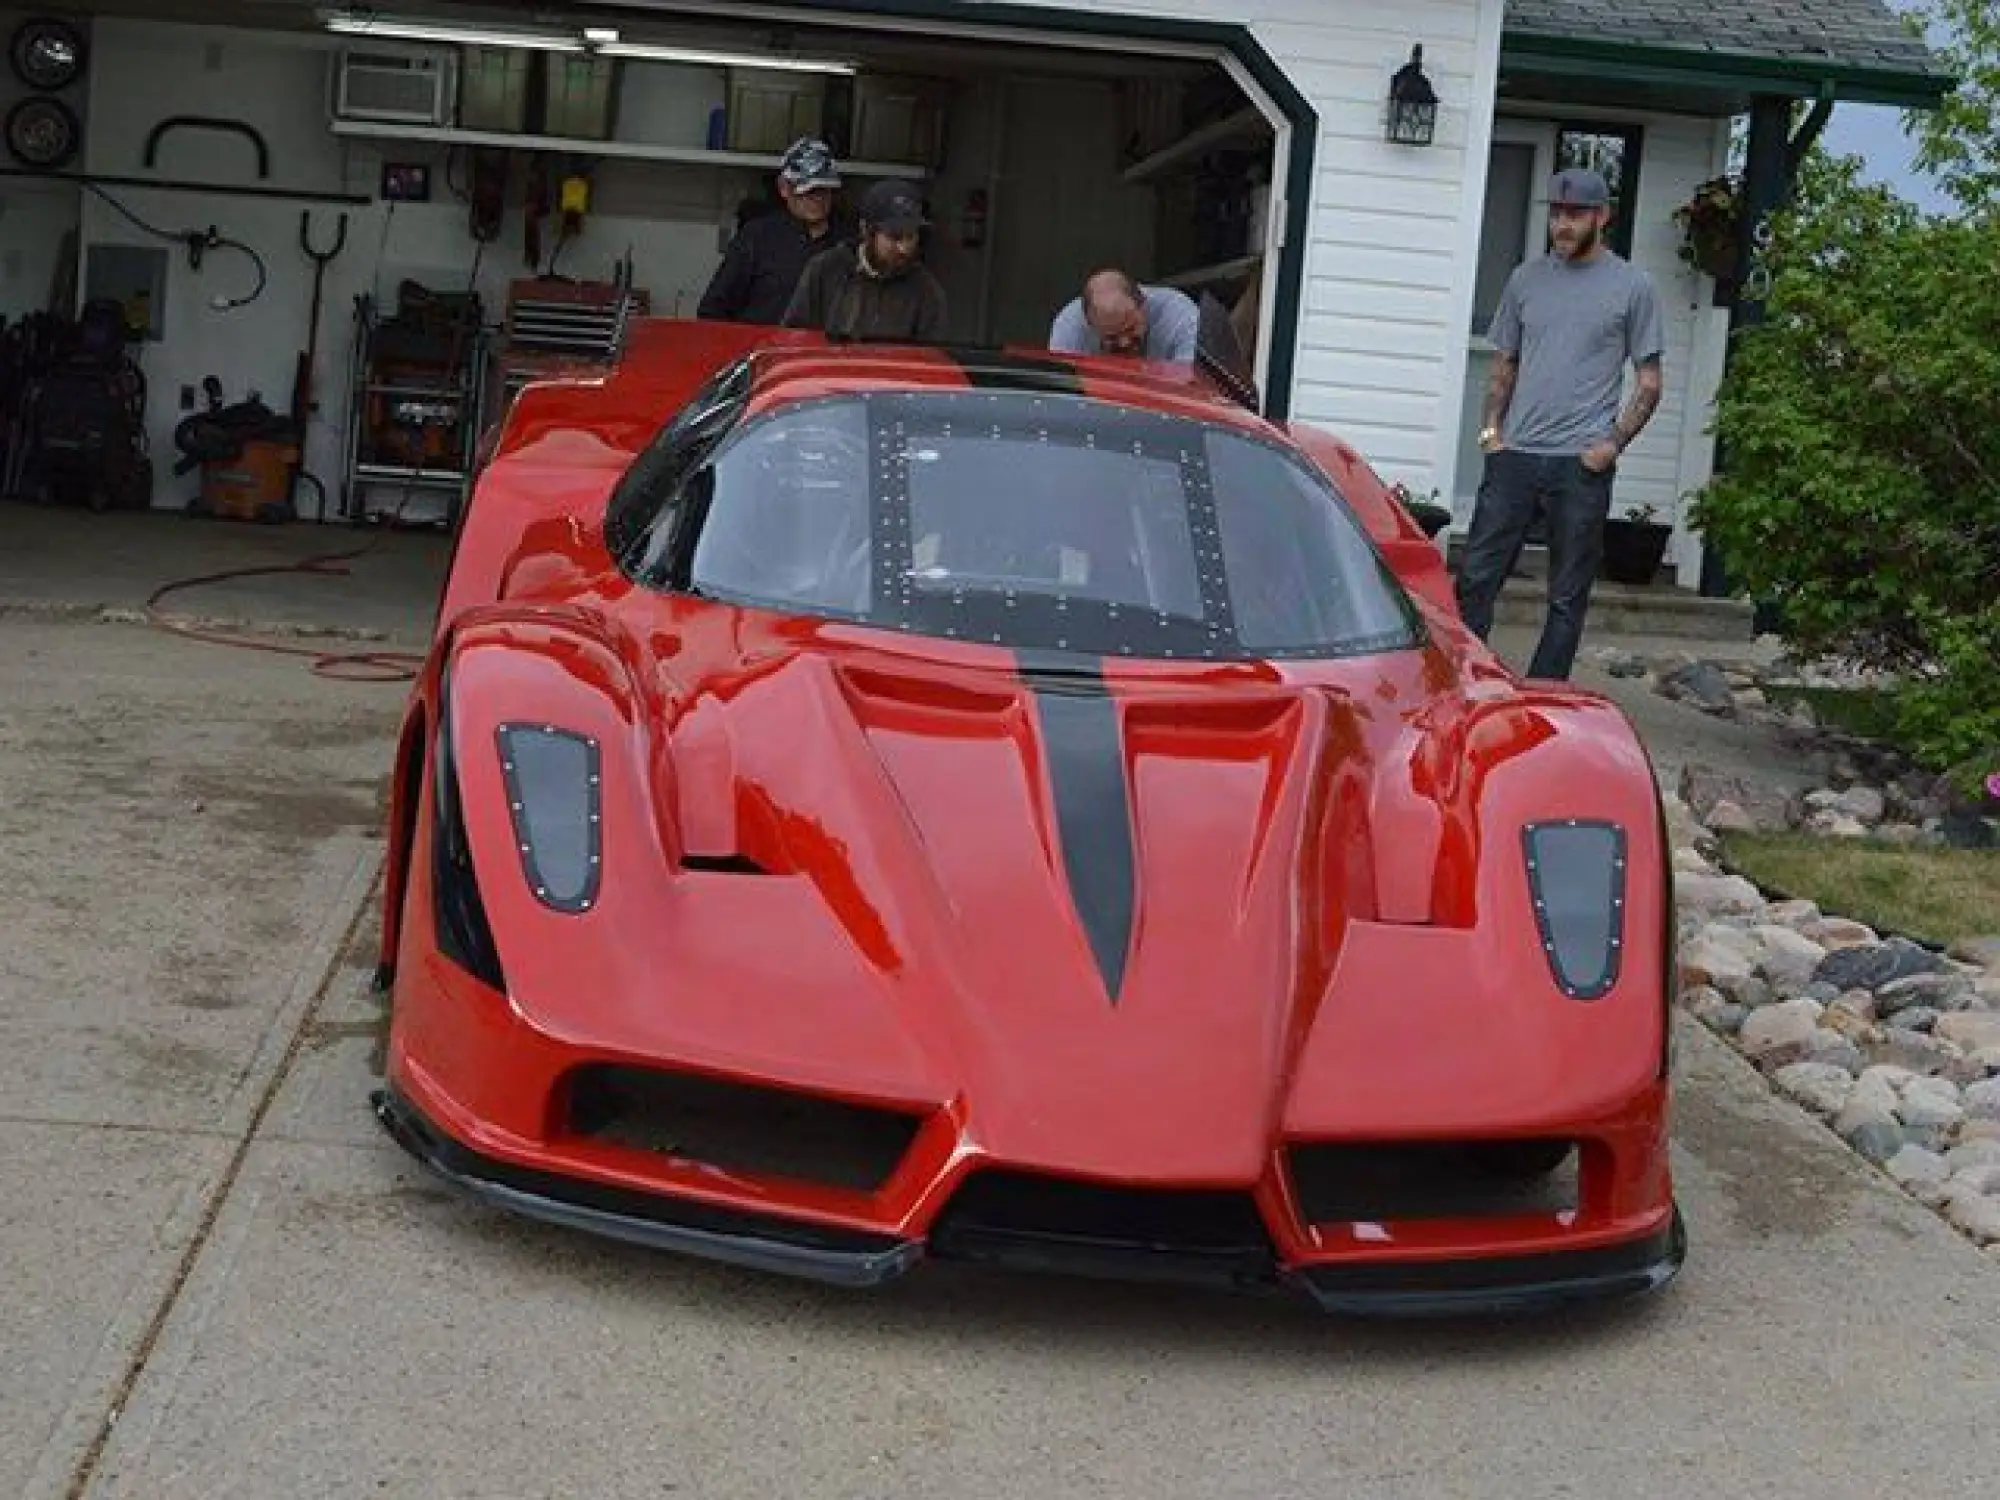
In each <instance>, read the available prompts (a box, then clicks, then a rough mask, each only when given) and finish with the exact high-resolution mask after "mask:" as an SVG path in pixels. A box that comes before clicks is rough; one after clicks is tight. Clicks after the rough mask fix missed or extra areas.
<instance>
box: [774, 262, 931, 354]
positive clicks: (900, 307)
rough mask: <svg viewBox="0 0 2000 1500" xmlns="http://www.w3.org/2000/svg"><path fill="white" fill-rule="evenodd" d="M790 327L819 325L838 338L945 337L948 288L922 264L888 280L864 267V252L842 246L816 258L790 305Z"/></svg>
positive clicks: (923, 339) (787, 323) (925, 340)
mask: <svg viewBox="0 0 2000 1500" xmlns="http://www.w3.org/2000/svg"><path fill="white" fill-rule="evenodd" d="M785 326H786V327H787V328H817V329H818V330H819V331H820V332H822V333H827V334H831V335H833V336H834V337H836V338H863V339H891V340H899V339H908V340H911V341H913V342H917V343H934V342H936V341H938V340H940V339H942V338H943V337H944V287H943V286H942V285H940V284H939V282H938V279H937V277H935V276H933V275H932V274H931V273H930V269H929V268H928V267H927V266H925V265H923V264H922V263H921V262H919V263H918V264H916V265H913V266H911V267H910V268H909V269H908V270H907V271H905V272H903V273H902V275H900V276H894V277H890V278H888V279H887V280H884V279H883V278H881V277H877V276H871V275H869V274H867V273H866V272H865V271H863V270H862V269H861V256H860V252H859V251H858V250H857V249H856V248H855V247H854V246H853V245H840V246H837V247H835V248H834V249H832V250H828V251H825V252H824V253H822V254H820V255H816V256H814V257H813V259H812V261H811V263H810V264H808V265H807V266H806V269H805V274H804V275H803V276H801V277H800V278H799V286H798V290H797V291H795V292H794V293H792V303H791V306H790V307H788V308H786V309H785Z"/></svg>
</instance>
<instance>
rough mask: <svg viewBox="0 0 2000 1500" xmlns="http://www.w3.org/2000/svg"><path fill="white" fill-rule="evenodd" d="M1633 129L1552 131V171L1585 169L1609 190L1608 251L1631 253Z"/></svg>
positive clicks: (1635, 176) (1635, 163) (1635, 181)
mask: <svg viewBox="0 0 2000 1500" xmlns="http://www.w3.org/2000/svg"><path fill="white" fill-rule="evenodd" d="M1639 138H1640V132H1639V129H1638V127H1637V126H1630V125H1564V126H1562V127H1560V128H1559V129H1558V130H1557V131H1556V170H1557V171H1559V172H1560V171H1562V170H1563V169H1564V168H1567V167H1587V168H1589V169H1590V170H1591V171H1594V172H1599V173H1602V174H1603V177H1604V182H1605V185H1606V186H1607V187H1609V188H1610V189H1611V229H1610V233H1609V235H1608V236H1607V238H1608V239H1609V241H1610V245H1611V248H1612V249H1613V250H1615V251H1617V252H1618V253H1619V254H1620V255H1623V256H1626V257H1627V258H1629V257H1630V256H1631V254H1632V218H1633V213H1634V211H1635V210H1636V207H1637V205H1638V201H1639Z"/></svg>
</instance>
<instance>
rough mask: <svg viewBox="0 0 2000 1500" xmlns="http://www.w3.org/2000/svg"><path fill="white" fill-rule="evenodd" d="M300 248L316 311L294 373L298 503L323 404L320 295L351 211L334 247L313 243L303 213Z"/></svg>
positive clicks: (293, 495) (294, 498)
mask: <svg viewBox="0 0 2000 1500" xmlns="http://www.w3.org/2000/svg"><path fill="white" fill-rule="evenodd" d="M299 248H300V249H301V250H303V251H304V252H305V255H306V259H307V260H310V261H311V262H312V263H313V289H312V311H311V312H310V313H309V314H308V315H307V321H306V346H305V348H304V349H303V350H301V351H300V352H299V363H298V369H297V371H296V372H295V373H294V374H293V376H292V428H293V430H294V431H295V432H296V433H297V434H298V445H299V457H298V461H297V462H296V463H295V464H293V465H292V482H291V486H290V488H289V490H288V491H287V494H286V499H287V501H288V502H289V503H290V504H291V505H292V506H293V507H294V509H295V511H296V507H297V505H298V498H299V479H300V478H301V476H303V475H304V473H305V462H306V434H307V430H308V427H309V424H310V423H311V421H312V414H313V412H314V411H316V410H317V409H318V407H319V403H318V402H317V401H315V400H314V399H313V364H314V362H315V361H316V360H317V359H318V357H319V309H320V297H321V294H322V293H323V292H324V290H325V287H326V268H327V267H328V266H330V265H332V264H333V262H334V261H335V260H337V259H338V258H339V256H340V252H341V251H342V250H344V249H346V248H347V215H346V214H344V213H343V214H341V215H340V217H339V219H338V220H337V221H336V223H335V225H334V230H333V245H332V248H330V249H326V250H321V249H320V248H319V247H318V246H317V245H315V244H314V243H313V224H312V210H311V209H306V210H305V211H304V212H303V213H301V214H300V215H299ZM319 508H320V514H319V517H318V519H320V520H322V521H324V520H325V519H326V491H325V488H324V487H321V489H320V503H319Z"/></svg>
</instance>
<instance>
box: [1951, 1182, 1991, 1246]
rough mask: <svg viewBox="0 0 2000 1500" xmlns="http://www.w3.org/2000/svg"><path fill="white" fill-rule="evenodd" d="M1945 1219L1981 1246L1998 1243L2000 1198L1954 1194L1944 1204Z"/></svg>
mask: <svg viewBox="0 0 2000 1500" xmlns="http://www.w3.org/2000/svg"><path fill="white" fill-rule="evenodd" d="M1944 1212H1945V1217H1946V1218H1947V1219H1949V1220H1951V1222H1952V1223H1953V1224H1955V1225H1957V1226H1958V1228H1960V1229H1962V1230H1964V1231H1965V1232H1966V1233H1967V1234H1969V1235H1971V1236H1972V1237H1973V1239H1975V1240H1977V1241H1978V1242H1979V1243H1980V1244H1982V1245H1991V1244H1993V1243H1995V1242H1996V1241H2000V1198H1993V1197H1988V1196H1987V1195H1986V1194H1985V1193H1972V1192H1955V1193H1953V1194H1952V1195H1951V1197H1950V1198H1949V1199H1948V1200H1947V1201H1946V1203H1945V1210H1944Z"/></svg>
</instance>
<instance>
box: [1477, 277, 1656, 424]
mask: <svg viewBox="0 0 2000 1500" xmlns="http://www.w3.org/2000/svg"><path fill="white" fill-rule="evenodd" d="M1487 337H1488V338H1490V339H1491V340H1492V341H1493V344H1494V346H1495V347H1496V348H1498V349H1499V350H1500V351H1501V352H1502V353H1504V354H1512V355H1514V356H1516V357H1517V358H1518V359H1519V361H1520V369H1519V371H1518V372H1517V373H1516V375H1515V380H1514V398H1513V400H1512V402H1511V403H1510V404H1509V405H1508V407H1507V416H1506V419H1505V421H1504V422H1503V423H1502V424H1501V429H1500V438H1501V441H1502V442H1504V443H1505V444H1506V445H1507V446H1508V447H1509V448H1515V449H1518V450H1520V451H1521V452H1523V453H1541V454H1570V453H1581V452H1583V451H1584V450H1585V449H1586V448H1589V447H1590V446H1592V445H1593V444H1595V443H1600V442H1603V441H1604V440H1606V439H1607V438H1609V437H1610V436H1611V428H1612V425H1613V424H1614V423H1615V422H1616V421H1617V420H1618V406H1619V400H1620V398H1621V397H1622V396H1623V394H1624V390H1625V366H1626V364H1627V363H1628V362H1634V361H1636V362H1643V361H1645V360H1648V359H1656V358H1658V357H1659V356H1660V354H1661V353H1662V351H1663V350H1664V349H1665V347H1666V338H1665V335H1664V333H1663V331H1662V329H1661V327H1660V304H1659V299H1658V297H1657V296H1656V295H1655V293H1654V291H1653V279H1652V277H1650V276H1648V275H1647V274H1646V273H1645V272H1644V271H1642V270H1640V269H1639V268H1638V267H1637V266H1635V265H1633V264H1632V263H1631V262H1630V261H1628V260H1625V259H1623V258H1621V257H1620V256H1618V255H1615V254H1613V253H1612V252H1611V251H1610V250H1608V249H1605V250H1599V251H1598V252H1597V254H1596V255H1595V256H1593V257H1592V258H1591V259H1590V260H1588V261H1586V262H1584V263H1583V264H1581V265H1572V264H1571V263H1570V262H1569V261H1567V260H1564V259H1563V258H1562V257H1561V256H1559V255H1554V254H1550V255H1545V256H1543V257H1541V258H1540V259H1538V260H1531V261H1525V262H1523V263H1522V264H1521V265H1519V266H1517V267H1516V268H1515V270H1514V274H1513V275H1512V276H1510V277H1508V278H1507V287H1506V290H1505V291H1503V292H1502V293H1501V294H1500V306H1499V308H1498V309H1497V310H1496V311H1495V312H1494V314H1493V326H1492V328H1491V329H1490V330H1489V331H1488V333H1487Z"/></svg>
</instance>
